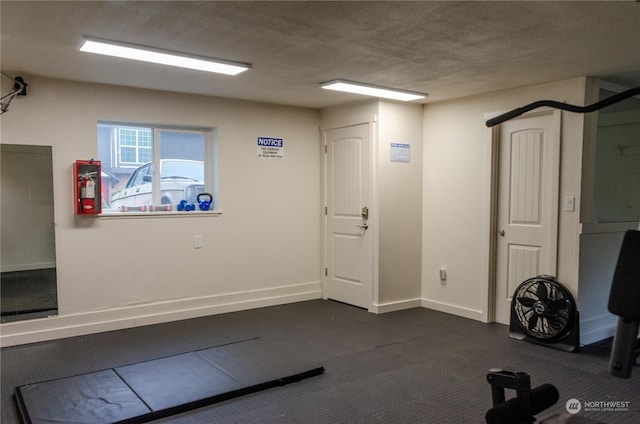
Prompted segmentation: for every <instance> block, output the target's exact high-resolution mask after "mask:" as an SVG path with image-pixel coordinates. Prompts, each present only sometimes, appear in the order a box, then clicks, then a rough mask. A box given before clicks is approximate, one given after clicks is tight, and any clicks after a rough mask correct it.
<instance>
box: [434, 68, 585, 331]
mask: <svg viewBox="0 0 640 424" xmlns="http://www.w3.org/2000/svg"><path fill="white" fill-rule="evenodd" d="M585 81H586V79H585V78H575V79H571V80H566V81H560V82H555V83H550V84H544V85H539V86H534V87H525V88H521V89H515V90H508V91H502V92H496V93H489V94H485V95H479V96H474V97H468V98H463V99H457V100H452V101H447V102H440V103H435V104H429V105H427V106H426V107H425V109H424V124H423V125H424V164H423V166H424V170H423V224H422V225H423V229H422V249H423V250H422V296H423V305H424V306H427V307H430V308H433V309H437V310H442V311H445V312H450V313H455V314H458V315H462V316H466V317H469V318H473V319H478V320H482V321H486V320H488V319H490V314H489V311H488V309H487V305H488V295H489V261H490V256H491V252H490V246H489V244H490V222H491V215H490V208H491V204H490V199H491V153H492V152H491V137H490V135H491V130H490V129H488V128H486V126H485V114H486V113H490V112H501V111H507V110H511V109H513V108H516V107H520V106H524V105H526V104H528V103H531V102H534V101H537V100H542V99H552V100H558V101H566V102H568V103H572V104H577V105H581V104H584V101H585ZM561 133H562V146H561V165H560V167H561V175H560V193H559V196H560V199H563V198H564V197H565V196H574V197H575V199H576V205H579V204H580V182H581V178H580V177H581V158H582V134H583V115H582V114H573V113H569V112H563V113H562V128H561ZM560 204H562V202H560ZM578 209H579V208H576V211H574V212H564V211H561V212H560V216H559V224H558V225H559V239H558V273H557V277H558V279H559V281H561V282H562V283H563V284H565V285H566V286H567V287H568V288H569V289H570V290H571V291H572V292H573V294H574V295H576V294H577V292H578V257H579V246H578V244H579V231H580V224H579V213H580V211H579V210H578ZM441 267H445V268H446V269H447V284H445V285H443V284H440V279H439V274H438V270H439V268H441Z"/></svg>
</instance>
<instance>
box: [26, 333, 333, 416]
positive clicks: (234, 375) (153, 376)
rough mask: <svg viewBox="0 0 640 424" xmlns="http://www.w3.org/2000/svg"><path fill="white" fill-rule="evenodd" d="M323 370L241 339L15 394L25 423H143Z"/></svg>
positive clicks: (263, 344) (31, 386) (34, 386)
mask: <svg viewBox="0 0 640 424" xmlns="http://www.w3.org/2000/svg"><path fill="white" fill-rule="evenodd" d="M323 372H324V368H323V367H322V366H316V365H315V364H312V363H310V362H309V361H307V360H305V358H300V357H296V356H295V355H292V354H291V353H289V352H286V351H284V350H283V349H281V348H278V347H277V346H275V345H272V344H270V343H267V342H265V341H263V340H261V339H250V340H243V341H240V342H236V343H231V344H226V345H222V346H216V347H212V348H208V349H203V350H199V351H195V352H189V353H184V354H181V355H175V356H169V357H166V358H161V359H155V360H151V361H146V362H140V363H137V364H132V365H126V366H122V367H117V368H113V369H108V370H103V371H98V372H94V373H90V374H84V375H78V376H72V377H67V378H62V379H57V380H50V381H45V382H40V383H35V384H26V385H23V386H18V387H16V388H15V390H14V393H15V397H16V401H17V404H18V409H19V411H20V415H21V419H22V421H23V423H25V424H30V423H32V424H52V423H61V422H65V423H87V424H100V423H104V424H113V423H120V424H125V423H144V422H148V421H151V420H155V419H158V418H161V417H165V416H169V415H173V414H177V413H182V412H186V411H188V410H191V409H195V408H199V407H202V406H206V405H211V404H214V403H216V402H220V401H223V400H228V399H231V398H234V397H237V396H241V395H244V394H248V393H253V392H256V391H259V390H265V389H268V388H271V387H275V386H279V385H283V384H287V383H291V382H294V381H298V380H301V379H303V378H307V377H311V376H314V375H319V374H322V373H323Z"/></svg>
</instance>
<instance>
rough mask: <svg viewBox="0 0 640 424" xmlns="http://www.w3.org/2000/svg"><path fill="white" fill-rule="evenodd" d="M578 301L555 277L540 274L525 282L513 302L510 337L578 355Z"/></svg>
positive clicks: (518, 289)
mask: <svg viewBox="0 0 640 424" xmlns="http://www.w3.org/2000/svg"><path fill="white" fill-rule="evenodd" d="M579 325H580V320H579V316H578V309H577V306H576V301H575V300H574V298H573V296H572V295H571V292H569V290H567V288H566V287H564V286H563V285H562V284H560V282H558V281H557V280H556V279H555V277H552V276H550V275H538V276H537V277H533V278H529V279H527V280H525V281H524V282H522V283H521V284H520V285H519V286H518V287H517V288H516V290H515V291H514V293H513V297H512V299H511V319H510V322H509V336H510V337H511V338H514V339H518V340H526V341H530V342H533V343H538V344H544V345H547V346H549V347H553V348H556V349H560V350H564V351H567V352H576V351H578V350H579V349H580V329H579Z"/></svg>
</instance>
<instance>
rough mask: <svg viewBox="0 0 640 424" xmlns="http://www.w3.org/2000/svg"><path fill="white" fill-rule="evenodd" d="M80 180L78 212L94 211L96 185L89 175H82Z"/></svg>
mask: <svg viewBox="0 0 640 424" xmlns="http://www.w3.org/2000/svg"><path fill="white" fill-rule="evenodd" d="M81 178H82V179H81V180H80V210H81V213H92V212H93V211H95V206H96V205H95V198H96V183H95V182H94V181H93V178H91V175H89V174H88V173H87V174H84V175H83V176H82V177H81Z"/></svg>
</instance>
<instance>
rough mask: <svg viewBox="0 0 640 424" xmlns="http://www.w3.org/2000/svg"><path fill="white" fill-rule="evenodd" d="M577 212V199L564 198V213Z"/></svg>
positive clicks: (571, 197)
mask: <svg viewBox="0 0 640 424" xmlns="http://www.w3.org/2000/svg"><path fill="white" fill-rule="evenodd" d="M575 210H576V198H575V197H573V196H566V197H565V198H564V211H565V212H573V211H575Z"/></svg>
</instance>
